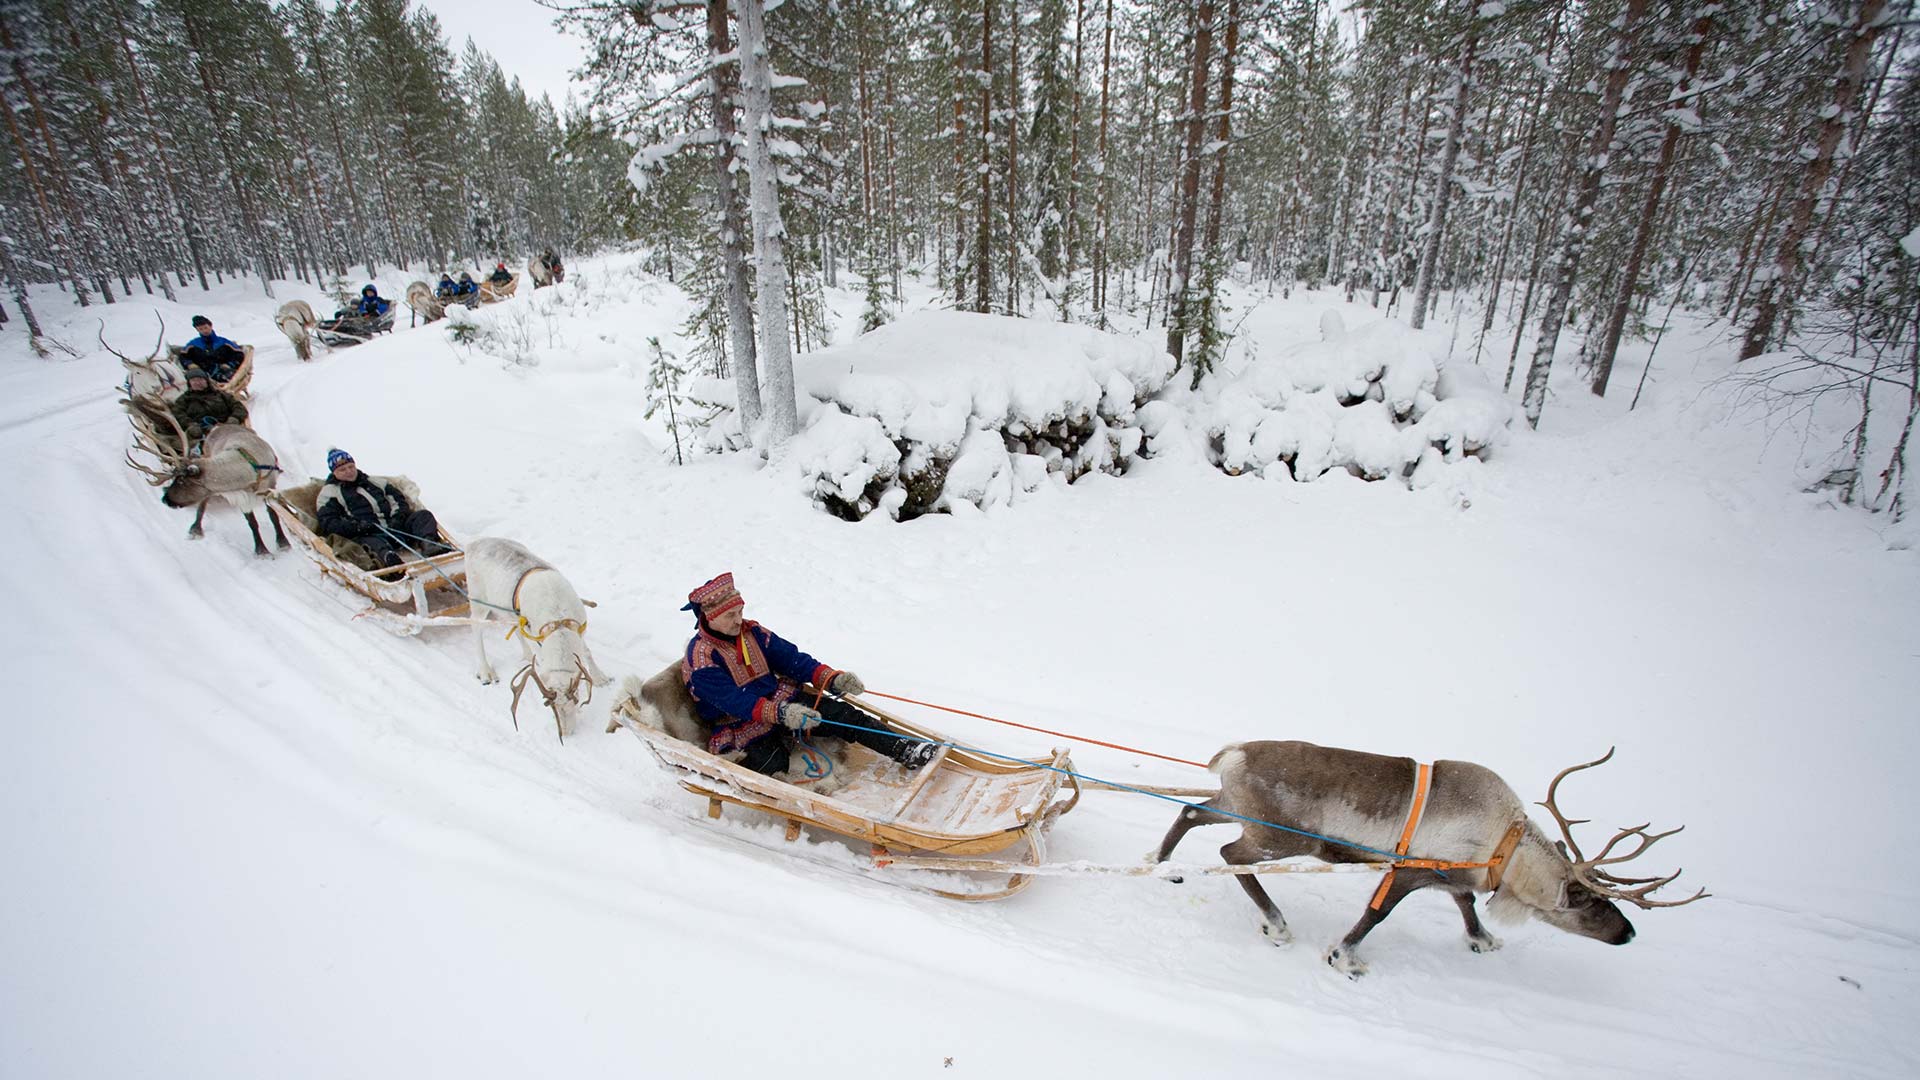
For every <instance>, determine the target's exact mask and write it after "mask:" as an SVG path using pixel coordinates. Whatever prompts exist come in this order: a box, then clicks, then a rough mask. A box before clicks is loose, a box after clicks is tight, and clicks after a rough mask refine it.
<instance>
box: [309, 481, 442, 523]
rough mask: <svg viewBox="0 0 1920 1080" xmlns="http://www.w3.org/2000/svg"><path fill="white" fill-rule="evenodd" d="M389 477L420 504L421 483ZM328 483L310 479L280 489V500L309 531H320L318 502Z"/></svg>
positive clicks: (394, 484)
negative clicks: (294, 485) (322, 489)
mask: <svg viewBox="0 0 1920 1080" xmlns="http://www.w3.org/2000/svg"><path fill="white" fill-rule="evenodd" d="M387 479H388V480H391V481H393V486H394V487H397V488H399V489H400V493H401V494H402V495H405V496H406V497H407V501H408V502H410V503H412V504H413V505H415V506H419V505H420V485H418V484H416V483H414V482H413V481H411V480H409V479H407V478H406V477H404V476H389V477H387ZM326 483H327V482H326V481H325V480H309V481H307V482H306V483H304V484H301V485H299V486H297V487H290V488H281V489H280V500H281V501H282V502H284V503H286V505H287V508H288V509H290V510H292V511H293V512H294V513H295V514H297V515H299V517H300V524H302V525H305V526H306V527H307V531H308V532H312V533H317V532H319V531H320V511H319V506H318V504H319V501H320V489H321V488H322V487H325V486H326Z"/></svg>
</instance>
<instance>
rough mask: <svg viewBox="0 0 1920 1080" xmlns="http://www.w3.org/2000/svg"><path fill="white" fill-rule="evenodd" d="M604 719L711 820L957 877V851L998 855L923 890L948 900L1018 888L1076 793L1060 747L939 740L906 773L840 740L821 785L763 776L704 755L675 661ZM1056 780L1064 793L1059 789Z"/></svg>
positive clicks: (875, 714) (918, 732) (895, 725)
mask: <svg viewBox="0 0 1920 1080" xmlns="http://www.w3.org/2000/svg"><path fill="white" fill-rule="evenodd" d="M808 692H809V693H811V691H810V690H809V691H808ZM802 700H805V699H804V698H803V699H802ZM847 703H848V704H850V705H853V706H854V707H856V708H858V709H859V710H860V711H862V712H863V713H865V714H867V715H868V716H869V717H870V718H871V719H872V721H873V724H874V726H875V727H883V728H887V729H890V730H892V731H895V732H897V733H900V734H903V735H908V736H912V737H915V738H920V739H930V740H934V741H937V742H945V741H946V739H945V738H944V737H943V736H941V735H940V734H939V733H937V732H934V731H931V730H928V729H925V728H921V727H918V726H916V725H914V724H910V723H908V722H907V721H905V720H902V719H900V718H899V717H897V716H893V715H892V714H890V713H887V712H885V711H883V710H881V709H878V708H876V707H874V706H873V705H872V704H870V703H868V702H866V701H864V700H857V699H848V702H847ZM615 725H619V726H624V727H626V728H627V729H628V730H630V731H632V732H633V733H634V734H635V735H638V736H639V737H640V740H641V741H642V742H644V743H646V744H647V749H648V750H650V751H652V753H653V756H654V759H655V760H656V761H658V762H659V763H660V766H661V767H662V768H664V769H666V770H667V771H669V772H671V773H675V774H677V775H678V777H679V780H680V786H681V787H683V788H685V789H687V790H688V791H690V792H693V793H694V794H695V795H701V796H705V797H706V799H707V816H708V817H712V818H717V817H719V816H720V814H721V812H722V808H723V807H724V806H726V805H728V804H732V805H734V806H741V807H745V808H747V809H749V810H755V811H759V812H760V813H764V814H769V815H772V816H774V817H776V818H784V819H785V820H786V823H787V832H786V835H787V839H788V840H793V839H797V838H798V837H799V835H800V827H801V826H802V825H812V826H814V827H816V828H819V829H823V830H825V831H827V832H830V833H833V834H835V835H838V836H843V837H847V838H849V839H853V840H863V841H866V842H867V843H869V844H871V845H872V856H873V860H874V865H875V866H876V867H889V866H892V865H895V864H911V863H912V862H913V857H912V854H911V853H914V852H926V853H929V854H934V855H938V856H940V857H941V858H942V862H943V865H942V866H941V867H940V869H943V870H948V871H952V872H956V873H969V872H971V868H970V867H969V866H968V861H967V859H966V858H964V856H978V855H989V854H994V853H998V852H1009V855H1010V857H1008V858H1004V859H999V860H993V861H992V862H991V863H989V864H988V865H987V866H985V867H984V868H983V872H985V873H987V874H990V875H991V876H992V878H993V884H992V885H990V886H989V887H988V888H986V889H983V890H979V891H973V890H969V891H949V890H944V889H928V890H927V891H929V892H932V893H934V894H935V895H938V896H944V897H947V898H949V899H953V900H969V901H978V900H999V899H1002V898H1004V897H1008V896H1012V895H1013V894H1014V893H1016V892H1019V891H1020V890H1021V889H1024V888H1026V887H1027V885H1028V884H1030V883H1031V882H1032V880H1033V879H1032V877H1031V876H1030V875H1027V874H1024V873H1021V872H1020V870H1021V869H1023V868H1025V867H1032V866H1039V865H1041V864H1042V863H1044V862H1045V861H1046V836H1047V832H1048V831H1049V830H1050V829H1051V828H1052V827H1053V823H1054V820H1055V819H1056V818H1058V817H1060V815H1062V814H1064V813H1066V812H1067V811H1069V810H1071V809H1073V807H1074V804H1075V803H1077V802H1078V801H1079V800H1080V788H1079V785H1078V783H1077V782H1076V781H1074V779H1073V778H1072V777H1070V776H1068V775H1067V774H1066V772H1064V771H1059V770H1070V769H1071V768H1072V767H1073V765H1072V761H1071V760H1070V758H1069V757H1068V753H1067V751H1066V750H1065V749H1056V750H1054V751H1053V753H1052V755H1051V757H1049V758H1048V759H1046V760H1044V761H1033V762H1027V761H1021V762H1013V761H1002V760H1000V759H998V758H994V757H988V756H985V755H982V754H977V753H973V752H970V751H967V750H962V749H959V748H956V747H951V746H942V747H941V748H940V750H939V752H938V753H937V754H936V756H935V757H934V758H933V760H932V761H930V762H928V763H927V764H926V765H924V766H922V767H921V768H919V769H917V770H914V771H907V770H905V769H903V768H901V767H900V766H898V765H897V764H895V763H893V762H891V761H889V760H887V759H886V758H883V757H881V756H880V755H879V754H876V753H875V752H874V751H872V750H869V749H868V748H866V747H865V746H861V745H859V744H858V743H854V742H846V743H845V744H844V749H838V748H836V749H835V751H834V753H833V755H832V757H833V758H834V759H836V760H834V761H833V762H832V766H831V768H832V773H831V776H832V778H834V779H837V780H839V781H841V782H842V783H841V785H840V786H838V787H836V788H834V789H833V790H831V791H830V792H829V791H827V790H823V789H822V788H821V787H819V786H817V785H819V784H820V781H812V780H808V779H806V778H804V777H801V778H798V780H797V782H790V781H789V780H788V779H783V778H779V777H772V776H764V775H762V774H760V773H757V772H754V771H753V770H751V769H748V768H746V767H745V766H742V765H738V764H735V763H734V762H731V761H728V760H726V759H725V758H722V757H716V756H715V755H713V754H710V753H708V752H707V750H706V742H705V734H706V733H705V727H704V726H703V725H701V724H700V722H699V720H698V718H697V714H696V713H695V712H694V706H693V699H692V698H691V697H689V696H688V694H687V691H686V686H685V684H684V683H682V682H681V681H680V666H679V665H678V664H674V665H672V666H671V667H669V668H668V669H667V670H666V671H663V672H661V673H660V675H658V676H655V677H654V678H653V679H651V680H648V682H647V683H646V684H645V687H644V689H643V690H642V694H641V698H640V699H634V698H631V697H628V698H626V699H624V700H623V701H622V702H621V704H620V705H618V706H616V707H615V709H614V710H613V715H612V720H611V722H610V723H609V724H608V727H607V730H608V731H612V730H613V729H614V727H615ZM831 731H832V729H831V727H822V728H819V729H816V730H815V732H813V733H810V734H809V736H808V738H809V739H810V740H812V741H814V742H816V743H817V742H819V741H821V740H820V738H819V736H821V735H826V734H830V733H831ZM674 732H679V733H680V734H678V735H676V734H674ZM682 736H691V737H692V738H694V739H695V740H697V741H688V739H687V738H685V737H682ZM832 742H834V743H839V742H840V740H832ZM823 779H824V778H823ZM1063 783H1064V784H1066V785H1067V786H1068V787H1069V788H1070V789H1071V790H1070V793H1068V794H1066V795H1064V796H1063V795H1062V794H1061V791H1060V788H1061V786H1062V784H1063ZM1016 852H1017V854H1015V853H1016ZM1010 866H1011V867H1012V870H1011V872H1010V871H1009V869H1008V868H1009V867H1010Z"/></svg>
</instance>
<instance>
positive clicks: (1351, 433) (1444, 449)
mask: <svg viewBox="0 0 1920 1080" xmlns="http://www.w3.org/2000/svg"><path fill="white" fill-rule="evenodd" d="M1320 329H1321V335H1322V338H1323V340H1320V341H1308V342H1302V343H1300V344H1298V345H1295V346H1293V347H1291V348H1289V349H1287V350H1285V351H1284V352H1281V353H1280V354H1279V355H1277V356H1274V357H1270V358H1265V359H1259V360H1255V361H1254V362H1253V363H1251V364H1249V365H1248V366H1247V368H1246V370H1244V371H1242V372H1241V373H1240V374H1239V375H1238V376H1237V377H1235V378H1234V379H1232V380H1231V381H1228V382H1226V383H1225V384H1224V385H1222V386H1221V387H1219V389H1218V391H1217V393H1216V395H1215V396H1214V398H1213V400H1212V402H1211V405H1210V406H1209V407H1207V408H1205V409H1203V412H1204V414H1205V415H1204V417H1203V418H1202V424H1203V426H1204V427H1205V430H1206V433H1207V435H1208V436H1209V446H1210V449H1209V456H1210V458H1211V460H1212V461H1213V462H1214V464H1216V465H1218V466H1219V467H1220V468H1221V469H1223V470H1225V471H1226V472H1229V473H1232V474H1235V475H1238V474H1240V473H1244V472H1256V473H1260V474H1261V475H1267V473H1268V470H1269V469H1272V468H1276V467H1278V468H1282V469H1285V470H1286V471H1287V474H1288V475H1289V476H1291V477H1293V478H1294V479H1298V480H1313V479H1316V478H1318V477H1320V476H1322V475H1324V474H1325V473H1327V472H1329V471H1331V470H1334V469H1344V470H1345V471H1347V472H1349V473H1352V474H1353V475H1355V476H1358V477H1361V478H1363V479H1367V480H1383V479H1386V478H1388V477H1401V478H1405V477H1408V476H1410V475H1411V473H1412V471H1413V467H1414V466H1415V465H1416V464H1418V463H1419V462H1420V461H1421V459H1422V457H1423V455H1424V454H1425V453H1426V452H1427V451H1428V449H1429V448H1432V449H1433V450H1434V451H1435V452H1436V453H1437V454H1438V455H1439V458H1440V460H1442V461H1449V460H1458V459H1459V458H1460V457H1462V456H1464V455H1473V456H1476V457H1479V456H1484V455H1485V454H1486V452H1487V450H1488V449H1489V448H1490V447H1493V446H1495V445H1497V444H1498V443H1499V442H1500V441H1501V440H1503V439H1504V438H1505V436H1506V431H1507V422H1508V420H1509V419H1510V418H1511V417H1512V413H1513V408H1512V406H1511V404H1510V403H1509V402H1508V400H1507V398H1506V396H1505V395H1503V394H1501V393H1500V392H1499V391H1497V390H1495V389H1494V388H1493V386H1492V385H1491V384H1490V383H1489V382H1488V381H1487V379H1486V378H1485V376H1484V375H1482V374H1481V373H1480V371H1479V369H1477V368H1474V367H1472V366H1470V365H1465V364H1455V365H1453V366H1450V367H1449V368H1447V370H1446V371H1444V372H1442V371H1441V370H1440V369H1439V365H1438V363H1437V358H1436V357H1435V355H1434V352H1433V350H1432V347H1431V345H1430V344H1429V343H1428V339H1427V338H1426V337H1425V336H1424V335H1422V334H1420V333H1418V332H1417V331H1414V330H1410V329H1408V328H1407V327H1405V326H1404V325H1402V324H1400V323H1397V322H1390V321H1386V320H1381V321H1378V322H1374V323H1370V324H1368V325H1366V326H1363V327H1360V328H1359V329H1357V330H1351V331H1349V330H1347V329H1346V328H1345V327H1344V325H1343V324H1342V322H1341V320H1339V319H1337V318H1333V319H1326V318H1323V319H1322V320H1321V325H1320Z"/></svg>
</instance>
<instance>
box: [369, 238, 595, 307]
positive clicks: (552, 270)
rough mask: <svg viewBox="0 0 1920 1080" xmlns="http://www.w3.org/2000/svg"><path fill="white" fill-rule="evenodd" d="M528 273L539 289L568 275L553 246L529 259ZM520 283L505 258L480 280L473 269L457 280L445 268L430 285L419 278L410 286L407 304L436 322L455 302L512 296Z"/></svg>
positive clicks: (493, 300) (489, 301)
mask: <svg viewBox="0 0 1920 1080" xmlns="http://www.w3.org/2000/svg"><path fill="white" fill-rule="evenodd" d="M526 276H527V277H528V278H531V279H532V281H533V287H534V288H536V289H541V288H545V287H546V286H548V285H554V284H558V283H559V282H562V281H565V280H566V279H567V270H566V266H565V265H564V264H563V263H562V262H561V259H560V256H558V255H556V254H554V252H553V249H552V248H548V249H547V250H545V251H543V252H541V253H540V254H539V255H536V256H534V257H533V258H531V259H528V260H527V273H526ZM519 287H520V275H519V274H516V273H514V272H513V271H511V270H509V269H507V264H506V262H505V260H502V261H500V262H497V263H495V264H494V267H493V271H492V272H491V273H489V274H487V275H486V276H485V277H484V278H482V279H480V280H479V281H475V280H474V278H473V274H472V273H471V272H470V271H467V270H462V271H460V272H459V277H458V279H457V280H456V279H455V277H454V272H453V271H451V270H447V271H443V272H442V273H441V275H440V281H439V283H438V284H435V285H428V284H427V283H426V282H424V281H416V282H414V283H413V284H411V285H408V286H407V292H406V297H407V308H408V309H409V310H410V311H412V312H413V315H414V317H415V318H417V319H420V320H421V321H424V322H435V321H438V320H439V319H442V318H444V317H445V316H446V314H447V309H448V308H449V307H452V306H453V305H455V304H459V305H461V306H463V307H467V308H472V307H476V306H478V305H480V304H492V303H497V302H499V301H501V300H505V299H507V298H508V297H510V296H512V295H513V294H514V293H515V291H517V290H518V289H519Z"/></svg>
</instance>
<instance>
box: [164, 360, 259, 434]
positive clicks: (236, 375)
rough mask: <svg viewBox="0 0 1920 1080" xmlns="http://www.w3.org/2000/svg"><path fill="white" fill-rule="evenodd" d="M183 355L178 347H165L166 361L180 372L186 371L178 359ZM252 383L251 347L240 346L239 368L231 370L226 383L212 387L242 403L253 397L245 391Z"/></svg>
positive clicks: (219, 383) (217, 383)
mask: <svg viewBox="0 0 1920 1080" xmlns="http://www.w3.org/2000/svg"><path fill="white" fill-rule="evenodd" d="M185 355H186V350H185V349H182V348H181V347H180V346H178V345H169V346H167V359H169V360H171V361H173V363H174V366H175V367H178V368H180V369H181V370H182V371H184V370H186V365H185V364H184V363H182V362H181V360H180V358H181V357H182V356H185ZM252 382H253V346H251V345H242V346H240V366H239V367H237V368H234V369H233V375H232V377H231V378H229V379H228V380H227V381H226V382H217V381H216V382H215V383H214V384H213V385H214V386H216V387H219V388H220V389H222V390H225V391H226V392H227V393H229V394H232V395H233V396H234V397H237V398H239V399H241V400H242V401H245V400H246V399H248V398H251V397H252V396H253V395H252V394H251V393H250V392H248V390H247V387H248V386H249V385H251V384H252ZM183 385H184V384H183ZM249 426H251V425H249Z"/></svg>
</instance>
